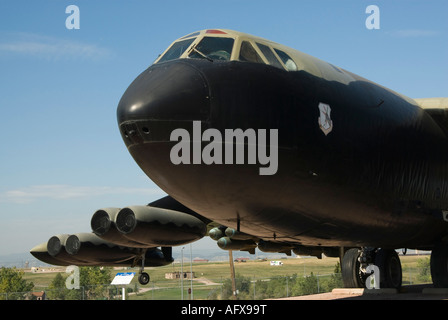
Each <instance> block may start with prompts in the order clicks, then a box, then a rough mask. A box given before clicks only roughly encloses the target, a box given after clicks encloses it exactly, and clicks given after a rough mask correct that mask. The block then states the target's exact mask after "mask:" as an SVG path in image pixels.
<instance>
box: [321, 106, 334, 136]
mask: <svg viewBox="0 0 448 320" xmlns="http://www.w3.org/2000/svg"><path fill="white" fill-rule="evenodd" d="M319 110H320V116H319V119H318V123H319V127H320V129H321V130H322V132H323V133H325V135H328V134H329V133H330V132H331V130H333V121H332V120H331V118H330V112H331V108H330V106H329V105H328V104H325V103H322V102H321V103H319Z"/></svg>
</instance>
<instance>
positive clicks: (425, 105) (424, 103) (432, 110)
mask: <svg viewBox="0 0 448 320" xmlns="http://www.w3.org/2000/svg"><path fill="white" fill-rule="evenodd" d="M414 100H415V101H416V102H417V104H418V105H419V106H420V107H421V108H422V109H424V110H425V112H426V113H428V114H429V115H430V116H431V117H432V118H433V119H434V121H435V122H436V123H437V124H438V125H439V127H440V128H441V129H442V130H443V132H445V134H446V135H447V136H448V98H424V99H414Z"/></svg>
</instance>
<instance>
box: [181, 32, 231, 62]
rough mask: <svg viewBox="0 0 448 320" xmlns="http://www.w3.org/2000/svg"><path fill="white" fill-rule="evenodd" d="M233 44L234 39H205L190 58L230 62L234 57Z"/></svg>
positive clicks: (195, 48)
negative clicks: (231, 57)
mask: <svg viewBox="0 0 448 320" xmlns="http://www.w3.org/2000/svg"><path fill="white" fill-rule="evenodd" d="M233 42H234V40H233V39H232V38H222V37H204V39H202V41H201V42H199V44H198V45H197V46H195V47H194V50H193V51H192V52H191V53H190V55H189V57H190V58H202V59H204V58H205V57H206V58H209V59H212V60H221V61H228V60H230V56H231V55H232V48H233ZM204 56H205V57H204Z"/></svg>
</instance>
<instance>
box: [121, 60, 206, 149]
mask: <svg viewBox="0 0 448 320" xmlns="http://www.w3.org/2000/svg"><path fill="white" fill-rule="evenodd" d="M209 113H210V105H209V88H208V85H207V82H206V79H205V77H204V75H203V74H202V72H201V71H199V70H198V69H197V68H196V67H194V66H192V65H191V64H189V63H188V62H184V61H172V62H167V63H162V64H160V65H157V64H156V65H153V66H151V67H149V68H148V69H146V70H145V71H144V72H143V73H141V74H140V75H139V76H138V77H137V78H136V79H135V80H134V81H133V82H132V83H131V85H130V86H129V87H128V89H127V90H126V91H125V93H124V94H123V96H122V98H121V100H120V102H119V104H118V108H117V119H118V124H119V126H120V131H121V133H122V135H123V139H124V140H125V142H126V143H127V144H128V145H129V144H130V143H131V144H132V143H133V142H134V143H135V142H138V141H130V140H136V139H137V140H139V139H140V140H146V139H150V140H154V139H155V138H160V136H161V135H162V136H163V137H164V138H166V134H167V133H168V131H169V132H171V130H173V129H174V128H175V127H176V126H177V127H179V123H181V122H184V121H189V122H191V121H193V120H206V119H208V117H209ZM181 126H182V125H181ZM138 136H140V138H138Z"/></svg>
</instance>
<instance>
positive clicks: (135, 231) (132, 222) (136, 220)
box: [115, 206, 207, 246]
mask: <svg viewBox="0 0 448 320" xmlns="http://www.w3.org/2000/svg"><path fill="white" fill-rule="evenodd" d="M115 225H116V227H117V230H118V231H119V232H121V233H122V234H123V235H125V237H126V238H128V239H130V240H132V241H136V242H139V243H144V244H146V245H150V246H151V245H152V246H178V245H183V244H187V243H190V242H193V241H196V240H199V239H201V238H202V237H203V236H204V235H205V234H206V231H207V227H206V225H205V223H204V222H202V221H201V220H199V219H198V218H196V217H194V216H192V215H190V214H187V213H183V212H179V211H174V210H169V209H163V208H156V207H151V206H131V207H127V208H123V209H121V210H120V211H119V212H118V214H117V216H116V218H115Z"/></svg>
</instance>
